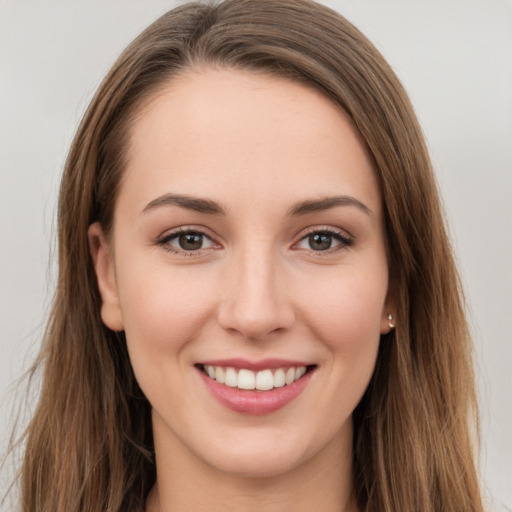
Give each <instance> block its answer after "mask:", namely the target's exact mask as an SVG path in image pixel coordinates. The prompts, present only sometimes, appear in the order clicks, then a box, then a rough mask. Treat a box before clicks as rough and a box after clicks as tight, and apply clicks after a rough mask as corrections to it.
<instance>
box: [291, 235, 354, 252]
mask: <svg viewBox="0 0 512 512" xmlns="http://www.w3.org/2000/svg"><path fill="white" fill-rule="evenodd" d="M350 245H352V239H351V238H349V237H348V236H347V235H344V234H342V233H339V232H336V231H330V230H316V231H312V232H310V233H309V234H308V235H306V236H305V237H303V238H302V239H301V240H300V241H299V243H298V244H297V246H296V247H297V248H298V249H306V250H310V251H314V252H323V251H329V250H330V249H333V250H336V249H342V248H343V247H347V246H350Z"/></svg>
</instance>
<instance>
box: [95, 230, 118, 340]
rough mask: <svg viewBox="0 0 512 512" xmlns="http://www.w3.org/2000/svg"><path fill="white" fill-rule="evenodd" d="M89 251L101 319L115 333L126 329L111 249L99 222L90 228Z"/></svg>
mask: <svg viewBox="0 0 512 512" xmlns="http://www.w3.org/2000/svg"><path fill="white" fill-rule="evenodd" d="M88 235H89V249H90V251H91V257H92V261H93V264H94V270H95V272H96V279H97V282H98V289H99V292H100V295H101V318H102V320H103V323H104V324H105V325H106V326H107V327H108V328H110V329H112V330H113V331H122V330H123V329H124V323H123V316H122V312H121V306H120V303H119V296H118V291H117V283H116V275H115V268H114V260H113V256H112V251H111V248H110V246H109V244H108V242H107V240H106V237H105V234H104V232H103V229H102V227H101V225H100V223H99V222H95V223H94V224H91V225H90V226H89V232H88Z"/></svg>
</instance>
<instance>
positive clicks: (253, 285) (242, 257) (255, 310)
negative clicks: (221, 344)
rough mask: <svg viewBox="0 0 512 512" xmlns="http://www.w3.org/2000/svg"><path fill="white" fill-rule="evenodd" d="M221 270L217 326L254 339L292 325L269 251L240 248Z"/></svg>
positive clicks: (281, 281) (289, 307)
mask: <svg viewBox="0 0 512 512" xmlns="http://www.w3.org/2000/svg"><path fill="white" fill-rule="evenodd" d="M225 270H226V274H227V275H224V284H223V286H222V290H223V292H222V300H221V304H220V306H219V312H218V320H219V323H220V325H221V327H223V328H224V329H226V330H227V331H230V332H236V333H238V334H239V335H241V336H243V337H244V338H246V339H249V340H254V341H257V340H263V339H265V338H267V337H268V336H269V335H271V334H273V333H277V332H283V331H286V330H288V329H289V328H290V327H291V326H292V325H293V323H294V321H295V313H294V308H293V305H292V303H291V301H290V300H289V298H288V297H287V293H286V283H285V279H284V276H283V272H282V271H280V266H279V263H278V261H276V258H273V257H272V254H271V251H262V250H255V249H247V250H245V251H241V252H240V254H238V255H233V259H232V260H231V261H230V263H229V265H227V266H226V269H225Z"/></svg>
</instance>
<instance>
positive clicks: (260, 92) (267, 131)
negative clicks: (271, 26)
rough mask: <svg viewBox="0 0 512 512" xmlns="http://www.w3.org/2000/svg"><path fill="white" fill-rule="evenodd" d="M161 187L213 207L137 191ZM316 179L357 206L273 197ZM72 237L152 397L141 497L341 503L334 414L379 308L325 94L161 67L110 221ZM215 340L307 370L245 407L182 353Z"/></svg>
mask: <svg viewBox="0 0 512 512" xmlns="http://www.w3.org/2000/svg"><path fill="white" fill-rule="evenodd" d="M166 194H174V195H176V194H179V195H183V196H189V197H194V198H201V199H207V200H210V201H214V202H215V203H217V204H218V205H220V206H221V207H222V209H223V210H224V213H223V214H218V213H209V212H198V211H195V210H193V209H190V208H188V207H184V206H179V205H175V204H167V203H166V204H162V203H165V201H156V203H155V200H157V199H158V198H161V197H162V196H165V195H166ZM333 196H347V197H350V198H352V199H355V200H357V201H358V202H360V203H361V204H362V205H364V207H362V206H360V205H359V206H358V205H357V204H355V203H354V202H353V203H354V204H350V202H349V204H345V203H346V202H347V201H345V203H343V204H341V205H339V204H338V205H336V206H332V205H331V207H329V208H323V209H320V210H318V211H310V212H307V213H304V212H303V213H302V214H295V215H292V214H290V211H291V210H293V209H294V207H295V208H296V206H297V204H299V203H301V202H304V201H318V200H320V199H325V198H331V197H333ZM148 205H150V206H148ZM324 206H325V205H324ZM177 228H182V229H190V230H193V231H194V232H200V233H204V234H205V237H204V238H203V246H202V248H200V249H198V250H191V251H185V250H183V249H182V248H180V245H179V239H178V238H177V237H174V238H173V239H169V236H167V235H170V234H172V233H174V232H175V230H176V229H177ZM326 230H328V231H330V232H334V233H336V234H340V235H342V236H343V237H344V238H349V239H350V240H351V242H350V243H348V244H346V243H344V242H343V241H339V240H337V239H336V238H335V237H332V238H329V236H330V234H329V233H327V237H328V238H327V240H328V243H331V247H330V248H329V249H327V250H318V246H316V245H312V244H311V239H310V238H309V235H310V234H311V232H312V231H313V232H317V233H318V232H320V233H324V234H325V231H326ZM165 236H167V239H166V240H165V243H164V242H162V239H163V238H164V237H165ZM90 242H91V250H92V254H93V259H94V262H95V268H96V273H97V277H98V284H99V288H100V293H101V296H102V300H103V304H102V318H103V321H104V322H105V324H106V325H107V326H108V327H110V328H111V329H114V330H125V332H126V338H127V344H128V350H129V353H130V358H131V361H132V365H133V368H134V372H135V375H136V378H137V380H138V382H139V384H140V386H141V388H142V390H143V391H144V392H145V394H146V396H147V398H148V399H149V401H150V403H151V405H152V408H153V413H152V414H153V429H154V438H155V452H156V462H157V472H158V478H157V484H156V485H155V488H154V489H153V491H152V493H151V494H150V496H149V498H148V502H147V510H148V511H158V510H159V511H170V510H172V511H173V512H176V511H182V510H183V511H185V510H188V511H189V510H196V511H203V510H209V511H217V510H219V511H220V510H223V511H225V510H236V511H242V512H243V511H247V512H248V511H254V510H259V511H266V512H269V511H279V512H284V511H288V510H289V511H292V510H293V511H294V512H297V511H299V512H300V511H303V510H304V511H306V510H307V511H310V510H322V511H331V510H332V511H334V510H336V511H339V510H356V507H355V504H354V501H353V497H352V495H351V492H352V476H351V471H352V468H351V459H352V420H351V415H352V412H353V410H354V408H355V406H356V405H357V403H358V402H359V400H360V398H361V397H362V395H363V393H364V391H365V389H366V387H367V385H368V382H369V380H370V378H371V375H372V372H373V369H374V365H375V360H376V356H377V351H378V346H379V339H380V335H381V334H383V333H386V332H388V331H389V329H390V326H389V322H388V319H387V317H388V314H389V313H393V312H394V311H393V301H392V298H391V297H390V294H389V293H388V285H389V283H388V265H387V261H386V250H385V239H384V230H383V219H382V204H381V198H380V193H379V190H378V185H377V181H376V178H375V174H374V171H373V169H372V165H371V162H370V159H369V158H368V155H367V153H366V151H365V148H364V146H363V144H362V143H361V141H360V140H359V137H358V135H357V133H356V131H355V130H354V128H353V127H352V126H351V124H350V122H349V121H348V119H347V118H346V116H345V115H344V114H343V113H342V112H341V111H340V109H338V108H337V107H336V106H335V105H334V104H332V103H331V102H330V101H329V100H328V99H326V98H325V97H324V96H322V95H321V94H319V93H318V92H317V91H314V90H312V89H309V88H307V87H305V86H303V85H299V84H295V83H292V82H290V81H287V80H284V79H278V78H275V77H268V76H262V75H260V74H256V73H251V72H241V71H233V70H226V69H215V70H213V69H195V70H191V71H188V72H187V73H185V74H183V75H181V76H180V77H178V78H174V79H173V80H172V82H170V83H169V84H168V85H166V86H165V87H164V88H162V89H161V90H159V92H158V93H156V94H154V95H153V96H152V97H151V98H150V99H148V101H147V102H146V103H145V105H144V106H143V107H142V109H141V111H140V115H139V116H138V118H137V121H136V122H135V124H134V126H133V127H132V133H131V143H130V149H129V154H128V164H127V168H126V171H125V175H124V178H123V182H122V185H121V187H120V192H119V196H118V199H117V203H116V208H115V217H114V227H113V231H112V233H111V234H110V236H109V237H108V239H107V237H106V236H105V234H104V233H103V231H102V229H101V226H100V225H99V224H93V225H92V226H91V228H90ZM173 251H174V252H173ZM176 251H177V252H176ZM231 357H240V358H244V359H248V360H251V361H257V360H261V359H265V358H284V359H293V360H300V361H307V362H311V363H314V364H315V365H316V369H315V371H314V372H313V374H312V375H311V379H310V381H309V383H308V384H307V386H306V388H305V389H304V391H303V392H302V393H301V394H300V395H299V396H298V397H296V398H295V399H294V400H293V401H292V402H290V403H288V404H287V405H286V406H285V407H283V408H281V409H280V410H278V411H276V412H273V413H271V414H267V415H247V414H242V413H237V412H234V411H231V410H229V409H227V408H226V407H225V406H224V405H221V404H220V403H219V402H218V401H217V400H215V399H214V398H213V397H212V395H211V393H210V391H209V390H208V388H207V387H206V386H205V384H204V382H203V380H202V378H201V375H200V372H199V371H198V369H197V368H196V367H195V366H194V365H195V364H197V363H198V362H200V361H205V360H211V359H221V358H231Z"/></svg>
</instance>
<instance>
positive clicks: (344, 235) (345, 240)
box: [292, 226, 354, 255]
mask: <svg viewBox="0 0 512 512" xmlns="http://www.w3.org/2000/svg"><path fill="white" fill-rule="evenodd" d="M315 233H327V234H329V235H331V236H333V237H334V238H335V239H336V240H337V241H338V242H340V243H339V244H338V245H336V246H335V247H331V248H329V249H326V250H324V251H314V250H313V249H309V250H308V249H303V250H305V251H308V252H310V253H312V254H315V255H322V254H325V255H327V254H332V253H333V252H336V251H339V250H342V249H346V248H347V247H350V246H352V245H353V243H354V237H353V236H352V235H351V234H349V233H348V232H347V231H345V230H344V229H340V228H333V227H332V226H311V227H308V228H307V229H306V230H304V231H302V232H301V233H300V234H299V235H298V237H297V238H298V239H297V241H296V242H294V243H293V245H292V248H294V247H295V246H297V245H298V244H299V243H300V242H302V241H303V240H305V239H306V238H308V237H309V236H311V235H313V234H315Z"/></svg>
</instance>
